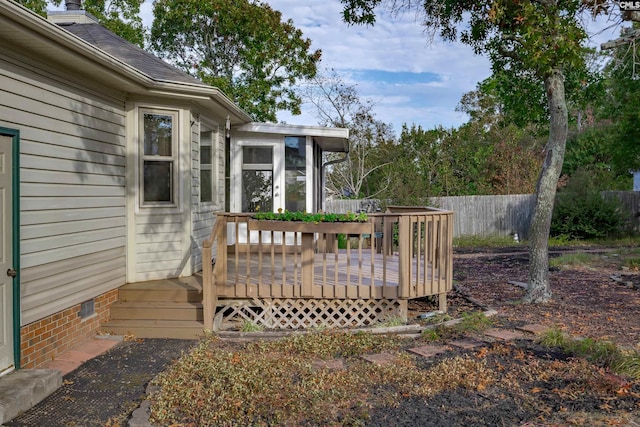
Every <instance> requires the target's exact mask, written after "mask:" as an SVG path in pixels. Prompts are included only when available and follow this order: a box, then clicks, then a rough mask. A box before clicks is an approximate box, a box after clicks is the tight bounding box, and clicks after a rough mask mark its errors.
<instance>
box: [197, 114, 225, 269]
mask: <svg viewBox="0 0 640 427" xmlns="http://www.w3.org/2000/svg"><path fill="white" fill-rule="evenodd" d="M193 121H194V123H195V124H196V125H195V126H193V127H192V133H191V155H192V159H191V164H192V169H191V171H192V190H191V206H192V223H193V230H192V233H191V237H192V239H191V263H192V271H193V272H198V271H201V270H202V242H203V241H204V240H205V239H207V238H208V237H209V235H210V234H211V230H213V226H214V225H215V222H216V216H215V214H216V212H219V211H222V210H223V207H224V135H223V133H222V132H220V126H218V125H217V124H215V125H209V126H206V127H205V126H203V125H202V123H201V122H200V119H199V117H194V118H193ZM210 128H213V129H212V131H213V136H212V138H213V140H212V143H211V144H212V156H213V159H212V161H213V162H214V168H213V173H214V174H216V175H217V177H216V178H215V179H214V183H213V184H214V185H215V187H214V188H212V192H213V201H212V202H204V203H203V202H201V201H200V184H201V182H200V179H201V177H200V134H201V132H203V131H204V130H205V129H206V130H209V129H210Z"/></svg>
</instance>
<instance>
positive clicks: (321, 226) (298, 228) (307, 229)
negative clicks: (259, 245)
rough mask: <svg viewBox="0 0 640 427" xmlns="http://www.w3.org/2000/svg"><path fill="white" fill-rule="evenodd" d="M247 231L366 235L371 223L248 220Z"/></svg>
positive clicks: (369, 231) (369, 230)
mask: <svg viewBox="0 0 640 427" xmlns="http://www.w3.org/2000/svg"><path fill="white" fill-rule="evenodd" d="M249 230H258V231H285V232H297V233H327V234H367V233H371V222H302V221H272V220H257V219H250V220H249Z"/></svg>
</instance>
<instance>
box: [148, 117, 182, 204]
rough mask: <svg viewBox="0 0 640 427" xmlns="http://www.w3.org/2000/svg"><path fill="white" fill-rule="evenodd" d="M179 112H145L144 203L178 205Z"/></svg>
mask: <svg viewBox="0 0 640 427" xmlns="http://www.w3.org/2000/svg"><path fill="white" fill-rule="evenodd" d="M177 122H178V120H177V113H171V112H156V111H141V128H142V141H141V144H142V147H141V151H142V159H141V162H142V164H141V168H140V169H141V171H140V174H141V177H140V181H141V188H140V190H141V196H140V200H141V204H142V205H143V206H163V205H174V204H175V201H176V194H175V191H176V184H175V180H176V177H177V172H178V171H177V164H178V163H177V152H178V147H177V145H178V139H177V130H178V126H177V124H178V123H177Z"/></svg>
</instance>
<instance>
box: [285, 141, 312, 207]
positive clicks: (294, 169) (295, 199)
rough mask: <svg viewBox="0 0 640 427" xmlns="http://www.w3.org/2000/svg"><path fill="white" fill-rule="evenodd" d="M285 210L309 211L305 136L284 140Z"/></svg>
mask: <svg viewBox="0 0 640 427" xmlns="http://www.w3.org/2000/svg"><path fill="white" fill-rule="evenodd" d="M284 167H285V178H284V179H285V186H284V188H285V195H284V200H285V209H286V210H288V211H290V212H296V211H301V212H305V211H306V210H307V209H306V207H307V173H306V171H307V140H306V138H305V137H304V136H287V137H285V139H284Z"/></svg>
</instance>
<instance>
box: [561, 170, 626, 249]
mask: <svg viewBox="0 0 640 427" xmlns="http://www.w3.org/2000/svg"><path fill="white" fill-rule="evenodd" d="M624 224H625V215H624V213H623V210H622V208H621V204H620V202H619V200H618V199H616V198H611V197H608V198H607V197H603V196H602V195H601V193H600V189H598V188H597V186H596V184H595V183H594V179H593V177H592V176H589V175H588V173H587V171H584V172H582V173H578V174H576V175H575V176H574V177H572V178H571V181H570V183H569V185H567V187H566V188H565V189H564V190H563V191H560V192H559V193H558V196H557V197H556V203H555V208H554V210H553V218H552V220H551V236H554V237H559V236H561V237H562V238H566V239H568V240H573V239H593V238H602V237H608V236H611V235H614V234H616V233H619V232H620V231H621V230H622V227H623V226H624Z"/></svg>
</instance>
